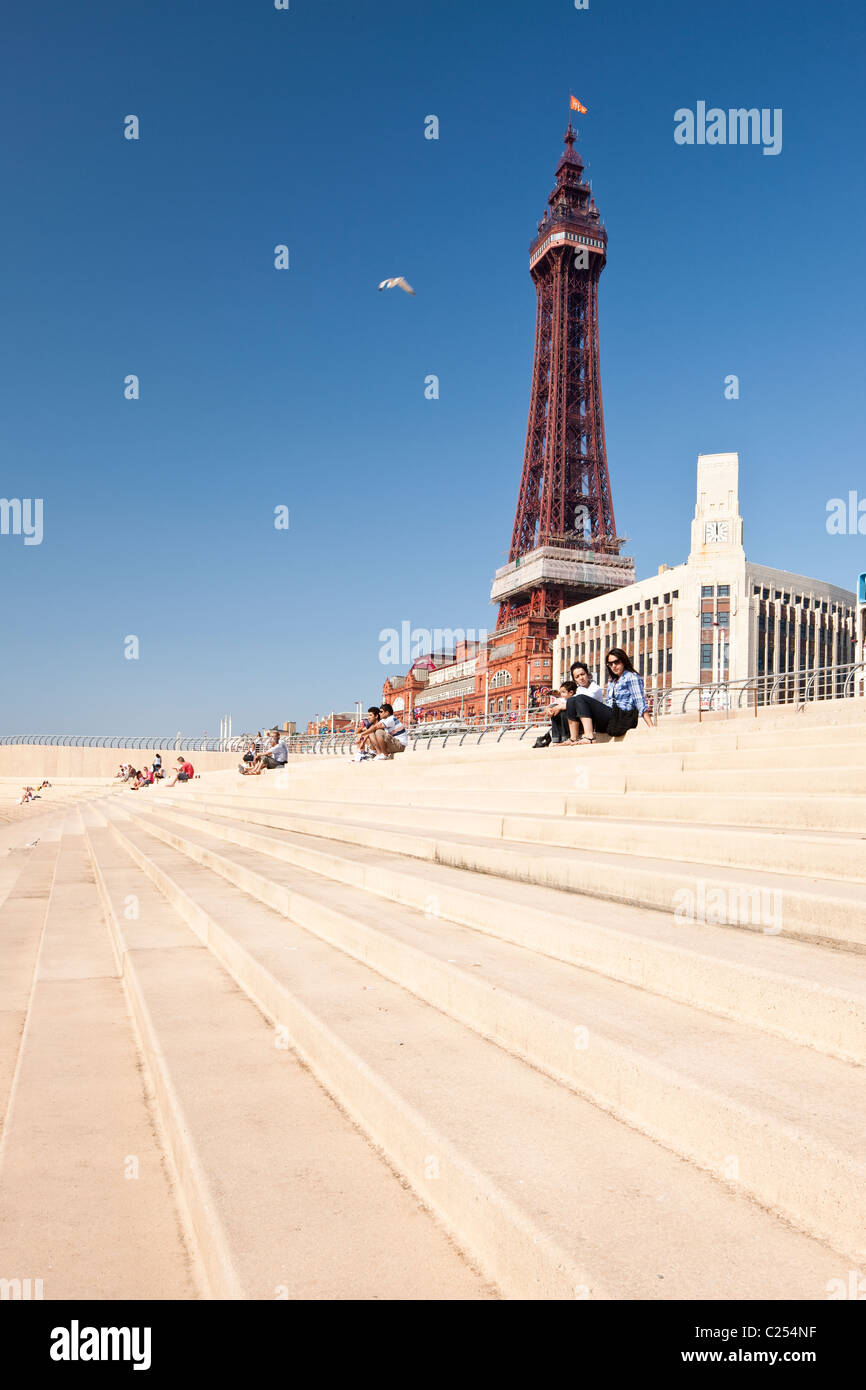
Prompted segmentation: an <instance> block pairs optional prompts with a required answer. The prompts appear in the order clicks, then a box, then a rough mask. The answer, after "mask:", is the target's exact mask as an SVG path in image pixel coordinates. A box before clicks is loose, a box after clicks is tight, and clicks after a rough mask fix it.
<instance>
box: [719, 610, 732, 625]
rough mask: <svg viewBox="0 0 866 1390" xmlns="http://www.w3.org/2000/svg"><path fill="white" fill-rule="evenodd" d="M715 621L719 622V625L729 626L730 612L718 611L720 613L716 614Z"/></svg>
mask: <svg viewBox="0 0 866 1390" xmlns="http://www.w3.org/2000/svg"><path fill="white" fill-rule="evenodd" d="M716 622H717V623H718V624H719V627H730V623H731V615H730V613H721V612H720V613H719V614H718V615H717V618H716Z"/></svg>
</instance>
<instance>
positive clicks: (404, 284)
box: [379, 275, 415, 294]
mask: <svg viewBox="0 0 866 1390" xmlns="http://www.w3.org/2000/svg"><path fill="white" fill-rule="evenodd" d="M398 286H399V287H400V289H401V290H405V291H406V293H407V294H414V293H415V291H414V290H413V288H412V286H411V285H410V284H409V282H408V281H407V280H404V278H403V276H402V275H395V276H394V278H393V280H383V281H382V283H381V285H380V286H379V289H380V290H393V289H396V288H397V287H398Z"/></svg>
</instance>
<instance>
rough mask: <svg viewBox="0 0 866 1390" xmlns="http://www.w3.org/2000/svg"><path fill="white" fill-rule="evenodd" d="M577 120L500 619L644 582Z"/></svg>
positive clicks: (544, 241) (547, 228)
mask: <svg viewBox="0 0 866 1390" xmlns="http://www.w3.org/2000/svg"><path fill="white" fill-rule="evenodd" d="M575 138H576V133H575V131H574V129H573V127H572V125H571V122H570V121H569V125H568V130H567V131H566V132H565V151H564V153H563V155H562V157H561V158H560V161H559V164H558V165H557V169H556V187H555V188H554V190H553V192H552V193H551V194H550V197H549V198H548V200H547V201H548V204H549V207H548V209H547V211H546V212H545V214H544V217H543V218H542V220H541V222H540V223H539V226H538V235H537V236H536V237H535V239H534V241H533V242H532V244H531V246H530V248H529V273H530V275H531V276H532V279H533V281H534V282H535V289H536V294H537V296H538V307H537V315H536V321H535V357H534V361H533V367H532V392H531V396H530V404H529V425H528V428H527V432H526V449H525V452H524V456H523V475H522V477H521V480H520V496H519V498H518V502H517V513H516V516H515V518H514V531H513V533H512V537H511V549H510V552H509V557H508V558H509V562H508V564H507V565H505V566H504V567H503V568H502V569H499V570H497V571H496V576H495V578H494V581H493V588H492V590H491V594H490V598H491V601H492V602H494V603H498V604H499V617H498V620H497V627H498V628H502V627H504V626H506V625H508V624H511V623H512V622H513V621H514V620H515V619H518V618H524V617H530V618H543V619H547V621H548V625H549V628H550V629H551V630H553V628H554V626H555V621H556V618H557V615H558V614H559V611H560V609H562V608H564V607H567V606H568V605H570V604H573V603H578V602H579V601H580V600H581V599H586V598H592V597H594V596H595V595H596V594H599V593H603V592H606V591H607V590H608V589H618V588H620V587H621V586H622V585H624V584H631V583H633V582H634V577H635V574H634V561H633V560H630V559H627V558H625V557H621V556H620V554H619V552H620V549H621V547H622V545H623V544H624V540H623V539H622V538H621V537H618V536H617V534H616V525H615V522H614V516H613V501H612V498H611V491H610V477H609V474H608V471H607V451H606V448H605V441H604V417H603V414H602V407H601V376H600V372H599V360H598V282H599V277H600V276H601V272H602V270H603V269H604V266H605V262H606V260H607V232H606V231H605V229H604V226H603V224H602V222H601V220H600V218H599V213H598V208H597V207H596V205H595V199H594V198H593V196H592V191H591V189H590V187H589V184H588V183H586V182H585V181H584V177H583V160H582V159H581V157H580V155H579V153H578V151H577V150H576V149H575V148H574V142H575Z"/></svg>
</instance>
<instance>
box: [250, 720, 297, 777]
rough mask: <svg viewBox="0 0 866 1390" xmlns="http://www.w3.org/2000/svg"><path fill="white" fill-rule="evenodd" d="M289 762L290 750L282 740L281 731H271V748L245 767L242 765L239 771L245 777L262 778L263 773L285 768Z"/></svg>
mask: <svg viewBox="0 0 866 1390" xmlns="http://www.w3.org/2000/svg"><path fill="white" fill-rule="evenodd" d="M288 760H289V750H288V748H287V747H286V744H285V740H284V739H281V738H280V735H279V730H277V729H272V730H271V742H270V746H269V747H268V748H267V750H266V751H265V752H263V753H260V754H259V756H258V757H257V758H256V759H255V761H254V762H252V763H251V764H250V766H249V767H244V766H243V764H241V766H240V768H239V769H238V771H239V772H240V773H241V775H242V776H243V777H260V776H261V774H262V773H263V772H272V771H273V769H274V768H275V767H285V765H286V763H287V762H288Z"/></svg>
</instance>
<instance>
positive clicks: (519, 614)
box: [382, 125, 866, 723]
mask: <svg viewBox="0 0 866 1390" xmlns="http://www.w3.org/2000/svg"><path fill="white" fill-rule="evenodd" d="M575 141H576V133H575V131H574V130H573V129H572V127H571V125H569V127H568V130H567V131H566V136H565V151H564V153H563V154H562V155H561V157H560V160H559V163H558V165H557V169H556V182H555V186H554V188H553V190H552V191H551V193H550V195H549V197H548V208H547V210H546V211H545V213H544V216H543V217H542V219H541V221H540V222H539V224H538V228H537V233H536V236H535V237H534V239H533V241H532V243H531V244H530V248H529V268H530V275H531V277H532V280H533V283H534V285H535V289H536V296H537V314H536V331H535V349H534V356H533V369H532V380H531V384H530V403H529V418H528V425H527V434H526V444H525V449H524V455H523V469H522V473H521V480H520V487H519V492H518V501H517V508H516V512H515V520H514V527H513V531H512V537H511V545H510V548H509V552H508V562H507V564H505V565H503V566H502V567H501V568H500V569H498V570H497V571H496V574H495V576H494V580H493V586H492V590H491V594H490V598H491V602H493V603H495V604H496V605H497V608H498V616H497V623H496V630H495V632H494V634H493V635H492V637H491V638H490V639H489V641H487V642H485V643H482V644H478V643H475V644H468V643H463V644H461V645H459V646H458V647H457V649H456V650H455V651H454V652H453V654H451V655H449V656H447V657H444V658H443V656H442V654H439V655H437V656H436V657H435V658H421V659H419V660H418V661H416V662H414V663H413V665H412V666H411V667H410V669H409V670H408V671H406V672H404V673H403V674H401V675H399V676H389V677H388V679H387V680H386V681H385V683H384V687H383V690H382V699H383V700H387V701H389V702H390V703H391V704H392V705H393V706H394V709H395V711H396V712H397V713H398V714H400V715H401V716H402V717H403V718H404V719H407V720H409V721H411V722H422V723H427V722H439V721H443V720H455V719H456V720H464V719H479V718H482V717H485V716H486V717H488V718H489V717H491V716H493V717H494V718H497V719H498V718H501V719H505V720H507V719H509V718H510V719H514V720H515V721H516V720H522V719H523V718H524V717H525V715H526V712H527V711H528V710H529V711H532V710H535V709H538V708H540V707H541V706H543V705H544V704H545V703H546V696H547V694H548V692H549V690H550V689H551V688H552V687H553V686H558V685H559V684H560V682H561V681H562V680H563V679H565V678H567V676H568V674H569V666H570V665H571V663H572V662H573V661H585V662H586V664H587V665H588V666H589V667H590V669H591V671H592V673H593V675H594V676H595V677H596V678H600V674H601V672H602V670H603V663H604V655H605V652H606V651H607V650H608V649H609V648H610V647H614V646H620V647H624V648H625V649H626V650H627V651H628V652H629V653H630V654H631V655H632V658H633V660H634V663H635V666H636V668H637V669H638V671H639V672H640V674H641V675H642V676H643V678H644V681H645V683H646V686H647V688H648V689H649V690H660V689H670V688H672V687H674V686H683V685H687V686H692V685H702V684H703V685H708V684H718V683H720V682H723V681H737V680H746V679H750V678H752V677H762V676H766V677H770V676H772V675H779V674H783V673H792V674H793V673H794V672H797V673H806V675H807V676H808V675H811V674H812V673H813V672H817V671H819V670H821V671H823V670H824V669H825V668H828V667H829V668H835V667H840V666H842V665H844V664H846V663H849V662H851V661H852V660H853V659H854V654H855V650H856V649H857V633H858V630H859V631H860V649H861V650H863V648H864V645H866V637H864V625H866V616H864V615H862V614H861V617H860V619H859V622H860V628H859V629H858V626H857V623H858V618H857V615H856V613H855V608H856V597H855V595H854V594H853V593H851V592H850V591H849V590H847V589H840V588H837V587H835V586H834V585H831V584H826V583H824V582H822V581H820V580H817V579H808V578H806V577H805V576H803V575H798V574H793V573H790V572H788V571H783V570H774V569H770V568H768V567H767V566H764V565H758V564H754V563H752V562H750V561H747V559H746V554H745V550H744V548H743V519H742V517H741V516H740V511H739V497H738V456H737V455H736V454H732V453H728V454H704V455H701V457H700V458H699V459H698V486H697V504H696V507H695V515H694V520H693V521H692V528H691V546H690V550H689V555H688V559H687V560H686V561H685V562H684V563H683V564H680V565H677V566H674V567H672V568H671V567H669V566H667V565H661V566H660V567H659V570H658V573H657V574H656V575H654V576H653V577H651V578H648V579H642V580H640V581H636V579H635V569H634V561H633V560H632V559H631V558H630V557H628V556H625V555H623V554H621V550H622V547H623V545H624V544H625V538H624V537H622V536H619V535H618V534H617V528H616V524H615V520H614V511H613V498H612V489H611V484H610V477H609V472H608V463H607V451H606V444H605V433H604V418H603V412H602V400H601V373H600V367H599V313H598V294H599V279H600V276H601V272H602V270H603V269H604V267H605V265H606V263H607V231H606V230H605V227H604V224H603V222H602V221H601V218H600V215H599V210H598V208H597V207H596V204H595V200H594V198H593V196H592V192H591V189H590V187H589V184H588V182H587V181H586V179H585V178H584V165H583V161H582V159H581V157H580V154H579V153H578V151H577V149H576V148H575ZM795 684H797V685H798V684H799V683H795ZM836 685H837V682H836V680H835V677H834V675H833V672H832V671H831V672H830V675H829V677H828V676H827V675H823V674H822V675H821V676H816V681H815V683H814V688H810V694H812V695H814V696H815V697H817V698H822V697H826V696H827V695H830V694H833V693H842V692H841V691H839V690H837V689H836ZM796 693H797V692H796V690H792V692H791V695H790V696H789V698H790V697H792V696H793V695H794V694H796Z"/></svg>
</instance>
